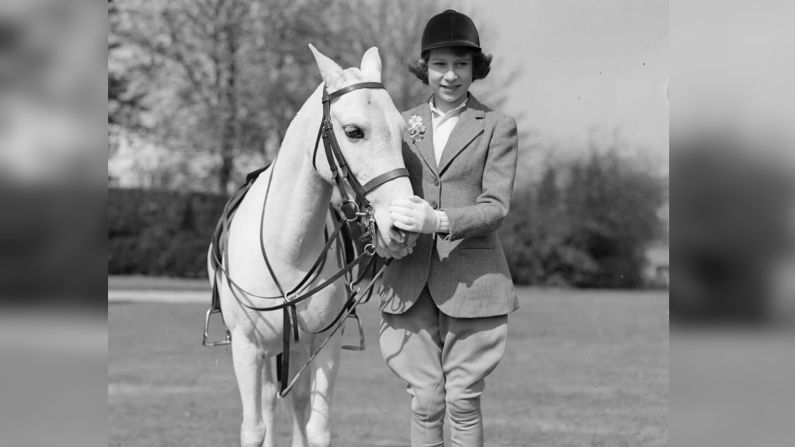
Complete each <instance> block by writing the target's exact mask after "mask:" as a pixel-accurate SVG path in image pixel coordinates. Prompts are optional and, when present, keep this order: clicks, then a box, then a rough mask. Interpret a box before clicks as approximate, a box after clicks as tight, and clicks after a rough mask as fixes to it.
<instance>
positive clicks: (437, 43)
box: [420, 9, 480, 54]
mask: <svg viewBox="0 0 795 447" xmlns="http://www.w3.org/2000/svg"><path fill="white" fill-rule="evenodd" d="M442 47H468V48H474V49H476V50H479V49H480V36H479V35H478V29H477V28H475V23H474V22H472V19H470V18H469V17H467V16H466V15H464V14H461V13H460V12H457V11H453V10H452V9H448V10H447V11H444V12H442V13H439V14H437V15H435V16H433V17H431V19H430V20H428V24H427V25H425V31H423V33H422V49H421V51H420V52H421V53H423V54H424V53H425V52H426V51H429V50H433V49H434V48H442Z"/></svg>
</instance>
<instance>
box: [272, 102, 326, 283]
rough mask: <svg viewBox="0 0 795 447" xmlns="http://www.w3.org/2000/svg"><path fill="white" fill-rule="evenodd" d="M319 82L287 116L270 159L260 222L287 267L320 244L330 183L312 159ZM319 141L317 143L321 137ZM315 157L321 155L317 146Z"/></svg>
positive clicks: (310, 256)
mask: <svg viewBox="0 0 795 447" xmlns="http://www.w3.org/2000/svg"><path fill="white" fill-rule="evenodd" d="M321 95H322V86H321V87H318V88H317V89H316V90H315V92H314V93H313V94H312V96H310V97H309V99H307V101H306V102H305V103H304V105H303V106H302V107H301V110H299V111H298V113H297V114H296V116H295V118H294V119H293V120H292V122H290V125H289V126H288V128H287V132H286V133H285V137H284V140H283V141H282V145H281V147H280V148H279V154H278V157H277V158H276V161H275V163H274V165H273V173H272V175H273V181H272V182H271V188H270V194H269V198H268V203H267V205H266V206H267V209H266V223H265V225H264V227H263V229H264V231H265V234H264V237H265V239H266V241H268V246H272V247H274V248H275V250H273V253H274V254H275V255H277V256H278V258H279V259H280V260H281V261H282V262H285V263H287V264H288V265H289V266H290V267H292V268H297V269H303V268H304V267H307V266H308V265H310V264H311V263H312V262H313V261H314V260H315V258H316V257H317V255H318V253H319V251H320V248H322V245H323V244H324V238H323V227H324V225H325V221H326V216H327V214H328V207H329V202H330V200H331V192H332V186H331V185H330V184H329V183H327V182H326V181H324V180H323V179H321V178H320V176H319V175H318V174H317V172H316V171H315V168H314V166H313V163H312V153H313V151H312V146H314V144H315V141H316V137H317V130H318V127H319V126H320V120H321V119H322V116H323V107H322V104H321ZM321 144H322V143H321ZM317 156H318V157H324V156H325V155H324V152H323V150H322V149H320V150H319V151H318V154H317Z"/></svg>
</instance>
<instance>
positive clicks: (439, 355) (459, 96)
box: [108, 0, 669, 447]
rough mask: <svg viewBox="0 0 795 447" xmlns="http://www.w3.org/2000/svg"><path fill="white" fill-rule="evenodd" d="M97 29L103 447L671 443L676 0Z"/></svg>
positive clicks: (282, 5)
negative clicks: (103, 268) (671, 39)
mask: <svg viewBox="0 0 795 447" xmlns="http://www.w3.org/2000/svg"><path fill="white" fill-rule="evenodd" d="M109 17H110V30H109V56H108V57H109V59H108V64H109V65H108V70H109V72H108V75H109V82H110V84H109V88H110V90H109V99H110V101H111V102H110V105H109V107H110V108H109V113H110V115H109V126H110V128H109V136H110V138H111V141H110V144H111V146H110V153H109V159H108V182H109V191H108V219H109V220H108V238H109V239H108V243H109V246H108V248H109V251H108V274H109V275H110V276H109V279H108V300H109V301H108V319H109V325H110V333H109V351H110V352H109V363H108V411H109V413H108V414H109V415H108V421H109V445H113V446H151V445H186V444H190V445H208V446H209V445H237V443H239V444H240V445H242V446H246V447H253V446H265V447H271V446H278V445H293V446H329V445H340V446H351V447H353V446H395V447H396V446H412V447H421V446H422V447H432V446H433V447H441V446H445V445H447V446H459V447H475V446H483V445H489V446H524V445H528V446H529V445H546V446H564V445H588V446H622V445H625V446H635V445H643V446H663V445H666V444H667V438H668V432H667V412H668V299H667V298H668V295H667V287H668V269H669V266H668V186H667V185H668V183H667V179H668V98H667V95H668V84H667V83H668V55H667V52H668V24H667V2H631V1H619V2H607V3H598V2H596V3H594V2H543V1H539V2H521V3H518V2H493V3H491V4H488V5H487V4H482V3H478V2H474V1H472V2H420V1H406V2H386V1H354V0H351V1H332V2H327V1H314V0H306V1H289V2H286V1H278V0H277V1H270V0H267V1H262V0H255V1H235V2H229V1H221V0H196V1H184V2H173V1H170V2H154V1H124V0H116V1H113V2H111V4H110V16H109ZM202 326H203V327H202Z"/></svg>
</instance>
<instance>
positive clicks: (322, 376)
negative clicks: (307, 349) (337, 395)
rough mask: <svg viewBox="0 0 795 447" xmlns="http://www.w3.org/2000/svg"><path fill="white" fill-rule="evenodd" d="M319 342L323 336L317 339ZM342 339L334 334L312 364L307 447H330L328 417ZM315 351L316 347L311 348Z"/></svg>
mask: <svg viewBox="0 0 795 447" xmlns="http://www.w3.org/2000/svg"><path fill="white" fill-rule="evenodd" d="M317 338H318V339H319V340H318V341H321V340H322V339H323V338H324V336H319V337H317ZM341 348H342V337H341V336H340V334H339V333H337V334H335V335H334V336H333V337H332V339H331V340H329V342H328V344H327V345H326V346H325V347H324V348H323V350H322V351H320V354H318V356H317V357H315V360H314V362H312V365H311V367H312V370H311V371H310V374H311V375H312V392H311V403H312V412H311V414H310V415H309V423H308V424H307V428H306V432H307V437H308V438H309V445H310V446H312V447H328V446H330V445H331V427H330V421H329V416H330V414H331V398H332V395H333V393H334V382H335V381H336V379H337V371H338V370H339V364H340V349H341ZM313 349H317V346H315V347H313Z"/></svg>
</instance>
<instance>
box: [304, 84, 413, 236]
mask: <svg viewBox="0 0 795 447" xmlns="http://www.w3.org/2000/svg"><path fill="white" fill-rule="evenodd" d="M359 89H384V85H383V84H382V83H380V82H360V83H358V84H352V85H349V86H347V87H343V88H341V89H339V90H336V91H335V92H333V93H329V92H328V90H327V89H326V87H325V85H324V86H323V120H322V121H321V123H320V129H318V134H317V140H316V141H315V151H314V153H313V154H312V165H313V166H314V168H315V170H316V171H317V166H316V164H315V160H316V159H317V150H318V147H319V145H318V140H320V138H321V137H322V138H323V148H324V149H325V152H326V161H328V164H329V168H330V169H331V175H332V177H333V179H334V183H335V185H336V186H337V190H338V191H339V192H340V197H342V205H341V211H342V213H343V215H344V216H345V219H346V220H347V221H348V222H352V221H354V220H357V219H362V218H366V219H367V220H368V222H367V224H368V227H369V223H370V222H372V210H373V207H372V205H371V204H370V201H369V200H367V197H366V196H367V194H369V193H370V192H372V191H374V190H375V189H376V188H378V187H379V186H381V185H383V184H384V183H387V182H389V181H391V180H394V179H396V178H399V177H408V176H409V171H408V170H407V169H406V168H397V169H393V170H391V171H387V172H385V173H383V174H381V175H378V176H376V177H375V178H373V179H372V180H370V181H369V182H367V183H366V184H365V185H364V186H362V184H361V183H360V182H359V179H357V178H356V176H355V175H353V173H352V172H351V170H350V168H349V167H348V162H347V160H345V156H344V155H343V154H342V151H341V150H340V146H339V143H338V142H337V137H336V136H335V135H334V126H333V125H332V123H331V101H333V100H334V99H337V98H339V97H340V96H343V95H345V94H347V93H350V92H352V91H355V90H359ZM346 183H347V185H348V187H349V188H346V187H345V184H346Z"/></svg>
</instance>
